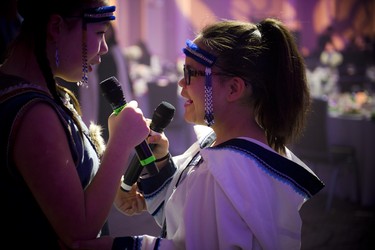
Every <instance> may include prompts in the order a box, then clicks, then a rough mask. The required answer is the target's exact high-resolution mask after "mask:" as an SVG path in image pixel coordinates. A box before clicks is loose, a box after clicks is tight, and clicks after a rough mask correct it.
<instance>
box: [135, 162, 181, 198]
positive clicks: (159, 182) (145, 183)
mask: <svg viewBox="0 0 375 250" xmlns="http://www.w3.org/2000/svg"><path fill="white" fill-rule="evenodd" d="M175 172H176V166H175V165H174V162H173V160H172V158H170V159H169V161H168V163H167V165H166V166H164V167H163V168H162V169H161V170H160V171H159V173H158V174H156V175H154V176H150V177H148V178H144V179H143V178H140V181H139V182H138V187H139V189H140V190H141V191H142V193H143V195H144V196H145V198H151V197H152V196H155V195H156V194H157V193H159V192H160V190H162V189H163V188H165V187H166V186H167V185H168V184H169V183H170V182H171V181H172V178H173V175H174V173H175Z"/></svg>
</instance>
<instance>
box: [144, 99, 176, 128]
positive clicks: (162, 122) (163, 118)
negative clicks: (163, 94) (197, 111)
mask: <svg viewBox="0 0 375 250" xmlns="http://www.w3.org/2000/svg"><path fill="white" fill-rule="evenodd" d="M175 111H176V108H175V107H174V106H173V105H172V104H170V103H169V102H166V101H162V102H161V103H160V104H159V106H157V108H156V109H155V111H154V114H153V115H152V122H151V124H150V129H151V130H153V131H155V132H158V133H161V132H163V131H164V129H165V128H166V127H167V126H168V125H169V123H170V122H171V121H172V120H173V116H174V114H175Z"/></svg>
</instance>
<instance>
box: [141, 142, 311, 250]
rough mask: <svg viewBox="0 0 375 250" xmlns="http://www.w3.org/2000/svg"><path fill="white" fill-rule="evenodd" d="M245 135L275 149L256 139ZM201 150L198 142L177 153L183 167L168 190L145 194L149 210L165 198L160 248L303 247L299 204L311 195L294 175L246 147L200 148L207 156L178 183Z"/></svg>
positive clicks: (203, 154)
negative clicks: (251, 153)
mask: <svg viewBox="0 0 375 250" xmlns="http://www.w3.org/2000/svg"><path fill="white" fill-rule="evenodd" d="M242 139H246V140H247V141H251V142H253V143H255V144H257V145H260V146H261V147H263V148H265V149H266V150H269V151H273V150H272V149H271V148H270V147H268V146H267V145H264V144H262V143H260V142H258V141H255V140H253V139H250V138H242ZM198 150H199V146H198V144H194V145H193V146H192V147H191V148H189V149H188V150H187V152H186V153H185V154H183V155H182V156H178V157H175V158H174V160H175V164H176V165H177V166H178V170H177V172H176V173H175V175H174V178H173V181H172V182H171V184H170V185H169V187H168V191H167V192H163V191H160V192H159V193H158V194H157V195H156V196H159V197H153V198H152V199H147V200H146V201H147V205H148V209H149V211H155V210H153V209H155V207H156V206H159V205H160V204H161V203H160V202H161V200H160V199H164V198H165V199H166V200H165V201H166V205H165V211H164V212H165V216H166V222H167V239H168V240H166V239H162V240H161V241H160V248H159V249H192V250H193V249H194V250H197V249H215V250H216V249H270V250H274V249H288V250H292V249H300V242H301V226H302V221H301V218H300V215H299V209H300V207H301V205H302V204H303V203H304V202H305V201H306V197H305V196H303V195H301V193H300V192H298V190H297V188H296V187H293V182H292V181H290V182H289V180H288V179H287V178H285V176H284V175H278V172H272V171H269V170H268V169H267V168H265V167H264V165H263V164H261V163H260V162H261V161H257V160H256V157H249V154H247V153H246V152H243V151H240V150H236V149H235V148H220V149H217V148H205V149H201V150H200V151H201V155H202V159H203V162H202V163H201V164H200V165H198V166H195V167H192V168H191V169H190V170H188V171H187V175H186V176H187V177H186V178H185V179H183V180H180V181H179V184H178V186H177V188H175V184H176V182H177V180H178V179H179V176H180V173H181V171H182V169H183V168H184V167H185V166H186V164H187V163H188V162H189V161H190V159H191V158H192V156H193V155H194V154H195V153H196V152H198ZM287 152H288V153H287V156H288V158H289V159H293V160H295V161H296V162H298V163H299V164H302V165H300V166H299V167H298V168H301V169H307V170H308V172H310V173H312V172H311V170H310V169H308V168H307V166H306V165H304V164H303V163H302V162H301V161H300V160H299V159H297V158H295V156H294V155H293V154H292V153H291V152H290V151H289V150H287ZM180 164H182V165H180ZM179 166H180V167H179ZM285 167H288V166H285ZM271 169H272V166H271ZM314 176H315V175H314ZM291 179H292V178H291ZM163 195H165V196H163ZM161 196H163V197H162V198H161ZM160 211H162V210H160ZM160 211H159V213H158V214H157V215H156V219H157V221H158V223H159V224H161V221H162V217H163V212H160ZM147 238H148V239H150V238H149V237H147ZM147 242H148V240H145V241H144V242H143V243H142V249H150V248H149V247H151V246H147ZM152 242H153V241H152Z"/></svg>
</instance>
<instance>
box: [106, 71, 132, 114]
mask: <svg viewBox="0 0 375 250" xmlns="http://www.w3.org/2000/svg"><path fill="white" fill-rule="evenodd" d="M100 89H101V91H102V94H103V96H104V97H105V98H106V99H107V100H108V101H109V103H110V104H111V107H112V109H113V110H115V109H117V108H119V107H121V106H123V105H125V104H126V100H125V97H124V93H123V92H122V88H121V85H120V83H119V81H118V80H117V78H116V77H114V76H111V77H109V78H107V79H105V80H103V81H102V82H101V83H100Z"/></svg>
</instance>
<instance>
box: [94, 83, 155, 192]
mask: <svg viewBox="0 0 375 250" xmlns="http://www.w3.org/2000/svg"><path fill="white" fill-rule="evenodd" d="M100 87H101V91H102V94H103V96H104V97H105V98H106V99H107V100H108V101H109V103H110V105H111V107H112V109H113V112H114V113H115V115H117V114H118V113H119V112H120V111H121V110H122V109H123V108H124V107H125V105H126V100H125V97H124V93H123V92H122V88H121V85H120V83H119V82H118V80H117V78H116V77H114V76H112V77H109V78H107V79H106V80H103V81H102V82H101V83H100ZM135 151H136V154H137V156H138V160H139V162H140V164H141V165H142V167H145V168H146V169H147V170H148V171H149V172H150V173H155V172H156V173H157V172H158V171H159V170H158V168H157V167H156V164H155V156H154V155H153V154H152V151H151V148H150V146H149V145H148V143H147V142H146V140H144V141H143V142H142V143H141V144H139V145H137V146H136V147H135ZM125 181H126V184H130V185H132V184H133V183H127V182H128V181H129V180H124V182H125ZM129 190H130V189H129Z"/></svg>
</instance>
